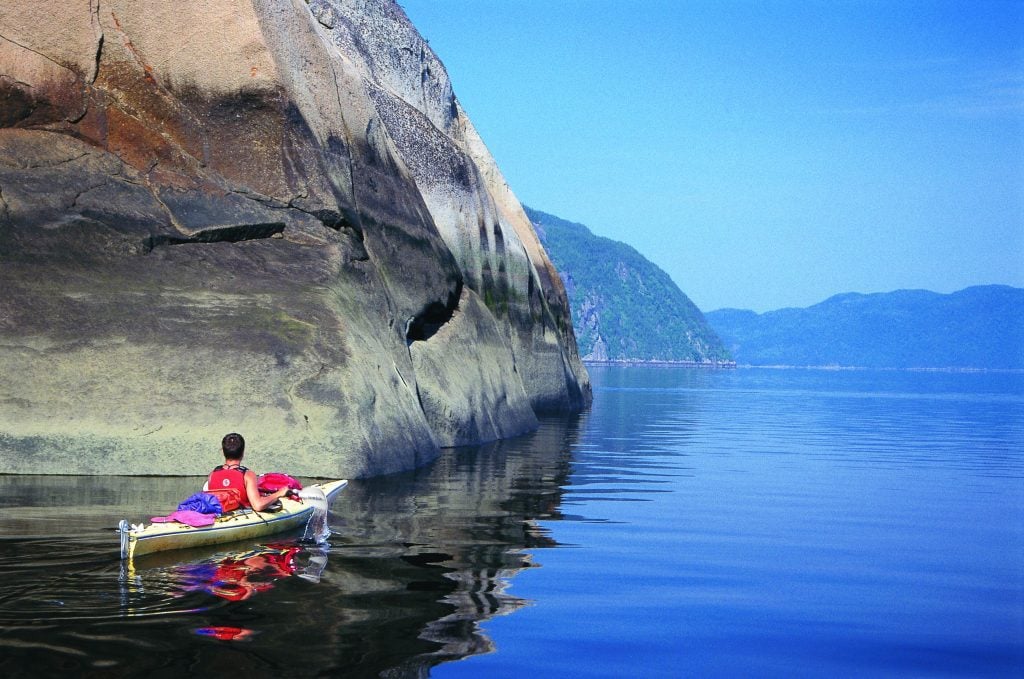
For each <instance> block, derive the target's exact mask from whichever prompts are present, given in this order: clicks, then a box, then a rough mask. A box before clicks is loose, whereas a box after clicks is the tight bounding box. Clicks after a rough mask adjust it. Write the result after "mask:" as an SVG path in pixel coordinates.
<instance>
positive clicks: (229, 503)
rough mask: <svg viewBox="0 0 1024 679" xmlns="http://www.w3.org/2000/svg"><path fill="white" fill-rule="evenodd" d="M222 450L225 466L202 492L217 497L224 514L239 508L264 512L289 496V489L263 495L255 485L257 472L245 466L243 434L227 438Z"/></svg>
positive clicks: (217, 471) (233, 434)
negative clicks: (243, 463)
mask: <svg viewBox="0 0 1024 679" xmlns="http://www.w3.org/2000/svg"><path fill="white" fill-rule="evenodd" d="M220 447H221V451H222V452H223V453H224V464H222V465H220V466H218V467H216V468H214V470H213V471H212V472H210V476H209V478H207V479H206V484H205V485H204V486H203V490H204V491H206V492H208V493H212V494H214V495H216V496H217V498H218V499H219V500H220V502H221V505H222V506H224V511H229V507H231V508H234V506H239V505H240V506H242V507H251V508H252V509H253V510H255V511H257V512H262V511H263V510H264V509H266V508H267V507H269V506H270V505H272V504H274V503H275V502H277V501H278V500H280V499H281V498H283V497H284V496H285V495H287V494H288V492H289V489H288V488H287V487H286V488H281V489H280V490H277V491H275V492H273V493H271V494H269V495H261V494H260V491H259V488H258V487H257V484H256V472H254V471H252V470H251V469H247V468H246V467H243V466H242V456H244V455H245V439H243V438H242V435H241V434H235V433H231V434H228V435H227V436H225V437H224V439H223V440H222V441H221V444H220Z"/></svg>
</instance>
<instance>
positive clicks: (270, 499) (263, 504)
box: [245, 469, 288, 512]
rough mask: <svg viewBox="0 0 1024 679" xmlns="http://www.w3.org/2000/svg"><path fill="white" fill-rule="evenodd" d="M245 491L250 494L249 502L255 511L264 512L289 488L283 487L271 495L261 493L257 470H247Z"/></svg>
mask: <svg viewBox="0 0 1024 679" xmlns="http://www.w3.org/2000/svg"><path fill="white" fill-rule="evenodd" d="M245 492H246V495H248V496H249V504H250V505H252V508H253V510H254V511H257V512H262V511H263V510H264V509H266V508H267V507H269V506H270V505H272V504H274V503H275V502H277V501H278V500H280V499H281V498H283V497H284V496H285V495H286V494H287V493H288V488H287V487H285V488H282V489H280V490H278V491H275V492H273V493H271V494H270V495H260V489H259V487H258V486H257V484H256V472H254V471H252V470H251V469H250V470H247V471H246V472H245Z"/></svg>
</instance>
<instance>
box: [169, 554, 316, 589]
mask: <svg viewBox="0 0 1024 679" xmlns="http://www.w3.org/2000/svg"><path fill="white" fill-rule="evenodd" d="M326 566H327V552H326V550H325V549H323V548H313V549H304V548H302V547H299V546H297V545H285V544H282V545H266V546H260V547H258V548H256V549H254V550H252V551H249V552H244V553H240V554H231V555H228V556H225V557H222V558H219V559H215V560H213V561H200V562H198V563H189V564H182V565H180V566H177V567H176V568H175V569H174V570H175V575H176V576H177V577H178V578H180V580H179V582H178V585H179V587H180V588H181V591H182V593H186V592H206V593H208V594H213V595H214V596H217V597H220V598H221V599H226V600H228V601H244V600H245V599H248V598H249V597H251V596H253V595H254V594H256V593H258V592H265V591H267V590H269V589H271V588H273V587H274V584H275V582H276V581H277V580H280V579H282V578H287V577H291V576H293V575H297V576H298V577H301V578H303V579H304V580H309V581H311V582H319V581H320V576H321V575H322V573H323V571H324V568H325V567H326Z"/></svg>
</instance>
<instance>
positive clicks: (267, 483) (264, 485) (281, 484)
mask: <svg viewBox="0 0 1024 679" xmlns="http://www.w3.org/2000/svg"><path fill="white" fill-rule="evenodd" d="M256 485H257V487H258V488H259V489H260V490H261V491H262V492H264V493H274V492H276V491H279V490H281V489H282V488H291V489H292V490H302V484H301V483H299V482H298V481H297V480H295V478H294V477H291V476H288V475H287V474H282V473H280V472H269V473H267V474H260V477H259V478H258V479H256Z"/></svg>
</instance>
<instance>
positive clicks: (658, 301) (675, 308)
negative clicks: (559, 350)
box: [526, 208, 730, 363]
mask: <svg viewBox="0 0 1024 679" xmlns="http://www.w3.org/2000/svg"><path fill="white" fill-rule="evenodd" d="M526 214H527V216H528V217H529V218H530V221H531V222H533V226H534V229H535V230H536V231H537V235H538V236H539V237H540V239H541V242H542V243H543V244H544V248H545V249H546V250H547V251H548V255H549V256H550V257H551V260H552V262H554V264H555V267H556V268H557V269H558V271H559V272H560V273H561V275H562V280H563V281H564V283H565V289H566V292H567V293H568V295H569V306H570V307H571V310H572V318H573V326H574V328H575V330H576V342H577V344H578V345H579V350H580V355H581V356H582V357H583V359H584V360H590V361H678V362H696V363H721V362H728V361H730V356H729V352H728V351H727V350H726V349H725V347H724V346H723V344H722V341H721V340H720V339H719V338H718V336H717V335H716V334H715V332H714V330H712V329H711V327H710V326H709V325H708V323H707V321H706V320H705V319H704V315H703V314H702V313H701V312H700V309H698V308H697V307H696V306H695V305H694V304H693V302H691V301H690V299H689V298H688V297H687V296H686V295H685V294H683V292H682V291H681V290H680V289H679V287H678V286H677V285H676V284H675V283H674V282H673V281H672V279H671V278H670V277H669V275H668V274H667V273H665V272H664V271H662V270H661V269H659V268H658V267H657V266H655V265H654V264H652V263H651V262H649V261H648V260H647V259H645V258H644V257H643V256H642V255H641V254H640V253H639V252H637V251H636V250H635V249H633V248H631V247H630V246H628V245H626V244H625V243H620V242H618V241H614V240H610V239H608V238H601V237H599V236H595V235H594V234H593V233H591V232H590V229H588V228H587V227H586V226H584V225H582V224H575V223H573V222H568V221H565V220H564V219H560V218H558V217H555V216H554V215H550V214H547V213H544V212H540V211H539V210H533V209H530V208H526Z"/></svg>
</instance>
